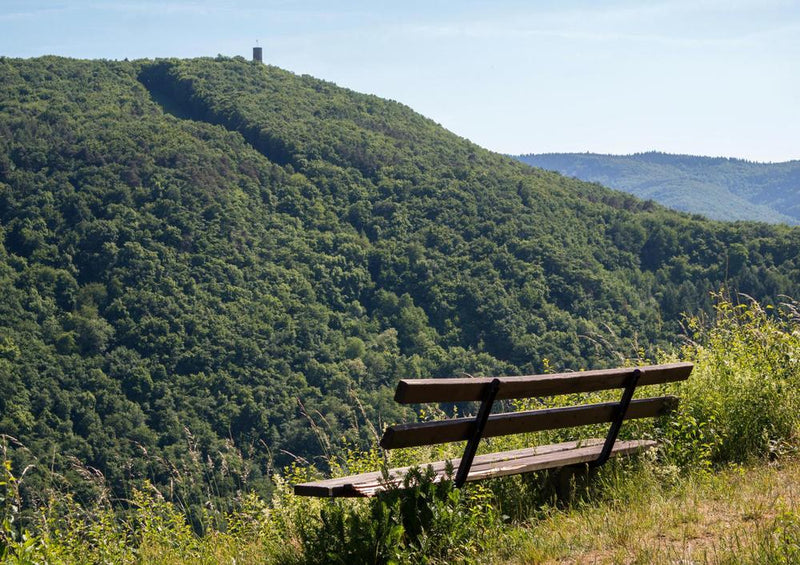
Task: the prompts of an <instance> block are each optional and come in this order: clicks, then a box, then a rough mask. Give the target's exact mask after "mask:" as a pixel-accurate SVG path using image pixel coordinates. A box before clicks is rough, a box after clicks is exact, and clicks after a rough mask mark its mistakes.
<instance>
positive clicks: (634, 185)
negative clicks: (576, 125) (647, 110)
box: [516, 151, 800, 225]
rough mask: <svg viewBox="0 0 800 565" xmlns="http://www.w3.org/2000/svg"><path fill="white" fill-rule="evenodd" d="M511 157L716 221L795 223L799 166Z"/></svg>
mask: <svg viewBox="0 0 800 565" xmlns="http://www.w3.org/2000/svg"><path fill="white" fill-rule="evenodd" d="M516 158H517V159H519V160H520V161H522V162H523V163H527V164H529V165H533V166H535V167H542V168H544V169H548V170H551V171H557V172H559V173H561V174H563V175H568V176H571V177H576V178H579V179H581V180H585V181H589V182H599V183H600V184H602V185H605V186H610V187H612V188H616V189H618V190H624V191H625V192H629V193H631V194H633V195H634V196H638V197H639V198H645V199H652V200H655V201H656V202H658V203H660V204H663V205H665V206H669V207H670V208H674V209H676V210H683V211H685V212H692V213H695V214H703V215H705V216H708V217H709V218H713V219H716V220H757V221H762V222H771V223H785V224H790V225H797V224H800V161H788V162H786V163H754V162H751V161H744V160H742V159H728V158H724V157H695V156H692V155H670V154H667V153H659V152H655V151H654V152H648V153H636V154H634V155H598V154H596V153H542V154H529V155H519V156H518V157H516Z"/></svg>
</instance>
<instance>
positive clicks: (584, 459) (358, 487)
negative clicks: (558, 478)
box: [351, 440, 657, 496]
mask: <svg viewBox="0 0 800 565" xmlns="http://www.w3.org/2000/svg"><path fill="white" fill-rule="evenodd" d="M655 445H657V444H656V442H654V441H649V440H633V441H619V442H617V443H616V444H614V448H613V449H612V451H611V456H612V457H613V456H616V455H623V454H630V453H635V452H637V451H642V450H644V449H649V448H651V447H654V446H655ZM602 449H603V446H602V444H600V445H594V446H588V447H578V448H575V449H564V450H559V451H557V452H552V453H547V454H539V453H536V454H533V455H530V456H527V457H519V458H514V459H508V460H505V461H502V462H498V463H494V464H484V465H478V466H476V465H473V466H472V468H471V469H470V472H469V475H467V482H472V481H480V480H483V479H490V478H496V477H504V476H507V475H518V474H520V473H528V472H531V471H541V470H544V469H553V468H555V467H566V466H567V465H578V464H580V463H588V462H590V461H594V460H595V459H597V458H598V456H599V455H600V451H601V450H602ZM443 479H444V476H442V475H437V477H436V480H437V481H441V480H443ZM401 485H402V479H401V480H395V481H390V482H389V483H386V482H384V481H376V482H373V483H356V484H353V485H352V487H351V488H352V490H353V491H355V492H357V493H359V494H360V495H361V496H375V495H376V494H378V493H379V492H381V491H384V490H386V489H387V487H388V488H391V487H400V486H401Z"/></svg>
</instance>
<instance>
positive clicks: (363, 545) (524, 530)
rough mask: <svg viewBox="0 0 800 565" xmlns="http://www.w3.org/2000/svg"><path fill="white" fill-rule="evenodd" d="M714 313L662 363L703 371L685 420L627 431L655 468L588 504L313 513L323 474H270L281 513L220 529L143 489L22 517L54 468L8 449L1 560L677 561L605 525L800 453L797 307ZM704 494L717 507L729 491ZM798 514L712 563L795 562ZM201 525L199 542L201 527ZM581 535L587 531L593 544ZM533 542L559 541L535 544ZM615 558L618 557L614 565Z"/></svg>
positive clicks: (445, 495) (415, 487) (431, 488)
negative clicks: (606, 549)
mask: <svg viewBox="0 0 800 565" xmlns="http://www.w3.org/2000/svg"><path fill="white" fill-rule="evenodd" d="M717 299H718V301H717V306H716V310H715V315H714V316H713V317H711V318H708V319H703V318H690V319H687V320H686V328H687V336H686V338H687V339H686V344H685V345H684V346H683V347H682V349H681V351H680V352H679V353H677V354H673V355H671V356H668V355H665V356H664V357H663V358H662V359H659V361H672V360H677V359H683V360H691V361H693V362H694V363H695V370H694V372H693V374H692V376H691V378H690V379H689V381H687V382H686V383H682V384H677V385H674V384H673V385H664V386H663V387H661V388H662V390H663V391H664V392H669V393H675V394H677V395H678V396H680V397H681V399H682V402H681V405H680V408H679V410H678V411H677V412H676V413H675V414H674V415H673V416H672V417H670V418H668V419H662V420H659V421H655V422H649V423H644V422H637V423H631V424H627V425H626V426H627V429H626V432H625V433H626V434H628V435H633V436H648V437H655V438H657V439H659V440H661V443H662V446H661V448H659V450H657V451H654V452H652V453H650V454H648V456H646V457H642V458H638V459H636V458H627V459H622V460H619V461H612V462H611V463H610V464H609V465H607V466H606V467H605V468H603V469H602V470H601V472H600V473H599V474H598V476H596V477H594V478H593V480H591V481H589V482H585V483H582V484H578V485H577V488H576V490H578V491H580V492H579V493H578V495H577V496H575V497H573V498H572V499H571V500H570V501H569V502H568V503H565V501H564V500H563V499H557V498H556V497H555V495H554V489H553V488H551V485H552V484H553V483H554V481H553V480H552V479H553V477H554V476H555V475H557V474H558V472H550V473H532V474H528V475H523V476H517V477H509V478H505V479H498V480H494V481H487V482H485V483H481V484H470V485H467V487H466V488H464V489H463V490H457V489H454V488H453V486H452V483H451V482H447V481H445V482H441V483H434V482H433V481H432V480H431V477H430V476H429V475H428V474H427V473H426V471H425V470H424V469H418V470H416V471H415V472H414V473H412V474H411V475H410V476H409V477H408V480H409V481H410V483H409V485H410V486H411V487H412V488H410V489H408V490H405V491H402V492H401V491H393V492H389V493H387V494H385V495H383V496H381V497H378V498H376V499H371V500H339V501H326V500H318V499H307V498H301V497H296V496H294V495H293V494H292V491H291V487H290V486H289V484H290V483H293V482H298V481H302V480H304V479H306V478H308V477H309V476H312V475H313V474H315V471H314V469H312V468H308V467H306V468H300V467H293V468H290V469H286V470H285V471H284V473H283V474H282V475H277V474H276V475H274V476H273V481H274V483H275V490H274V495H273V497H272V498H271V499H270V500H269V501H266V500H263V499H261V498H259V497H257V496H255V495H252V494H242V495H241V497H240V498H239V499H237V500H235V501H232V504H231V507H233V508H234V510H233V511H231V512H229V513H225V514H224V515H222V516H220V515H219V511H218V510H216V507H214V506H213V504H212V501H209V503H210V504H209V506H208V509H207V511H202V512H200V514H201V515H200V516H197V515H194V516H192V517H191V520H190V518H189V517H187V515H186V513H185V512H184V511H183V509H182V508H180V507H177V506H175V505H174V504H173V503H171V502H169V501H168V500H166V499H165V497H164V496H162V493H160V492H158V491H157V490H156V489H155V488H154V487H153V486H152V485H150V484H149V483H147V482H142V483H141V484H139V485H138V488H136V489H135V490H133V491H132V492H131V493H130V496H129V498H128V499H127V500H125V501H119V502H114V503H112V502H110V501H109V500H108V499H107V498H102V497H101V498H100V499H97V500H96V501H94V502H92V503H87V502H82V503H78V502H76V501H75V499H74V498H73V497H72V496H71V495H70V494H69V493H63V492H57V491H55V490H53V491H52V492H41V493H37V494H38V496H37V497H36V500H38V502H37V503H36V504H34V505H28V506H27V507H25V505H24V500H23V497H21V496H20V487H21V485H22V484H24V481H25V480H26V473H29V474H30V473H38V472H46V471H43V470H42V469H46V466H41V467H37V468H35V469H27V470H17V471H15V470H14V469H13V468H12V466H11V464H10V462H9V461H10V460H11V457H10V454H9V450H11V449H15V448H18V447H17V446H15V445H14V444H13V442H10V441H9V440H6V441H3V442H2V450H3V451H2V453H0V455H2V459H3V462H4V464H3V466H2V467H0V558H2V560H3V561H4V562H9V563H151V562H152V563H274V564H300V563H310V564H317V563H319V564H322V563H342V564H344V563H385V564H389V563H396V564H404V563H429V564H436V563H480V562H489V561H493V560H495V559H497V560H506V559H510V558H511V557H512V556H517V557H518V556H523V557H524V556H527V557H524V558H523V559H522V562H539V561H540V560H545V559H559V558H569V556H570V554H571V552H575V551H581V550H583V549H586V548H589V549H591V548H592V547H593V545H592V544H593V543H594V542H592V541H591V540H592V539H596V538H597V536H598V535H599V533H600V532H602V534H603V536H606V537H605V538H603V539H607V541H608V543H609V544H612V545H614V546H615V547H621V548H623V550H622V551H624V548H626V547H628V548H635V551H636V552H638V553H637V555H639V557H638V558H636V559H634V561H635V560H637V559H638V560H640V561H641V562H646V561H648V560H651V561H657V560H658V559H657V557H658V556H659V555H661V554H664V555H666V554H670V555H672V554H671V553H669V552H670V551H673V549H674V548H672V549H670V548H666V547H665V548H660V546H653V547H649V546H647V547H645V546H643V545H639V546H637V545H636V544H635V540H634V539H632V536H633V534H632V532H633V530H632V529H631V528H630V527H629V526H627V527H626V525H625V519H623V518H620V521H619V522H614V521H613V520H611V521H609V518H608V516H610V515H613V513H614V512H619V513H620V516H625V514H624V513H623V512H624V511H625V510H624V509H625V507H626V506H628V507H630V508H633V509H636V508H641V509H642V511H641V513H640V514H638V515H637V516H638V518H636V519H637V520H638V523H639V524H640V526H641V527H645V526H647V525H648V524H650V526H651V527H652V528H653V529H657V528H662V527H663V524H659V523H658V520H657V519H654V517H653V515H658V514H659V513H661V512H663V513H664V514H665V515H666V514H667V513H668V511H670V510H669V508H673V506H674V505H672V503H671V502H670V501H669V497H675V496H684V497H685V496H688V495H687V492H688V491H686V487H685V486H684V487H679V486H676V485H687V484H692V485H703V484H706V482H707V479H704V478H703V477H708V476H714V475H715V473H716V472H717V471H716V470H717V469H720V468H725V466H726V465H729V464H731V463H741V462H750V463H752V462H753V461H756V462H758V461H763V460H770V461H774V460H777V461H780V460H782V459H785V458H786V457H787V456H789V457H790V456H791V455H792V454H794V453H795V452H796V451H797V449H798V446H799V445H800V315H799V314H798V309H797V307H796V305H795V304H794V303H791V302H787V303H786V304H784V305H783V306H782V307H780V308H778V309H767V308H762V307H761V306H760V305H758V304H757V303H755V302H753V301H749V300H744V301H743V302H742V303H738V304H737V303H733V302H732V301H731V300H726V299H725V298H724V297H722V296H718V297H717ZM568 400H575V399H568ZM524 407H525V406H522V405H520V406H518V408H524ZM603 431H604V429H603V428H598V429H589V430H584V431H582V432H581V431H579V432H578V433H579V434H584V435H585V434H588V433H597V432H601V433H602V432H603ZM561 439H567V438H566V437H564V436H563V432H562V433H558V434H549V435H544V434H542V435H536V436H528V437H526V438H519V437H513V438H506V439H495V440H493V441H492V442H487V443H491V445H487V447H486V448H487V449H489V448H490V449H503V448H512V447H518V446H520V443H521V442H523V441H531V440H533V441H539V442H549V441H556V440H561ZM458 455H459V454H458V452H457V446H456V447H455V448H454V447H441V448H429V449H417V450H400V451H398V452H396V453H391V454H389V455H388V463H389V464H391V465H402V464H413V463H424V462H425V461H429V460H431V459H439V458H446V457H450V456H458ZM382 464H384V459H383V457H382V456H381V454H380V453H379V452H378V451H377V449H374V448H373V449H371V450H369V451H366V452H360V451H357V450H354V451H350V452H348V453H347V454H346V455H345V457H343V458H342V459H341V460H339V461H338V463H336V464H333V465H331V468H333V469H334V470H335V472H336V473H338V474H346V473H348V472H360V471H365V470H369V469H376V468H379V467H380V466H381V465H382ZM17 475H18V476H17ZM693 481H694V482H693ZM40 483H41V484H49V483H48V482H47V481H40ZM693 488H694V487H693ZM697 488H700V487H697ZM724 488H725V487H719V489H720V490H724ZM681 489H684V490H683V491H682V490H681ZM704 492H707V495H708V496H717V494H718V492H719V491H718V490H714V489H710V490H707V491H704ZM715 493H717V494H715ZM671 505H672V506H671ZM672 512H673V513H674V514H675V515H676V516H678V518H676V520H678V521H679V522H680V520H683V519H685V520H688V521H691V520H692V519H695V520H697V519H699V517H698V516H694V517H692V516H691V515H689V516H684V515H683V514H682V512H683V511H682V510H680V509H675V508H673V510H672ZM698 512H700V511H698ZM798 512H799V511H798V509H797V504H796V501H794V502H793V501H791V500H790V501H789V503H784V507H782V508H777V507H776V508H775V509H774V511H770V512H767V514H768V515H769V520H766V521H765V522H763V523H760V525H759V528H757V529H756V530H754V531H753V532H751V533H750V534H748V536H747V537H746V538H741V539H739V538H736V537H735V536H733V537H731V536H728V537H727V538H725V539H726V541H725V544H726V545H725V548H724V549H720V548H717V549H715V551H714V552H713V553H712V554H710V555H711V557H710V558H709V559H708V560H709V561H710V562H719V563H728V562H729V563H733V562H751V563H757V562H766V563H792V562H796V559H798V552H800V550H799V549H798V538H800V520H798V515H800V514H798ZM680 516H684V517H683V518H681V517H680ZM571 517H575V519H574V520H575V521H572V522H571V521H570V520H571V519H572V518H571ZM23 518H24V519H23ZM198 520H199V521H200V522H201V523H202V526H203V527H202V528H201V529H200V530H201V531H202V532H203V533H202V534H198V533H197V528H192V527H191V526H190V523H191V524H193V525H194V524H195V522H196V521H198ZM649 521H652V523H651V522H649ZM576 523H577V524H579V525H581V527H585V529H586V531H587V532H589V533H588V534H587V535H586V537H585V538H584V537H581V535H582V534H581V533H580V532H581V530H580V528H577V529H576V526H575V524H576ZM537 531H542V532H548V535H547V536H545V537H539V536H537V533H536V532H537ZM593 531H594V534H592V533H591V532H593ZM726 535H727V534H726ZM537 540H538V541H537ZM559 540H560V541H559ZM670 547H671V546H670ZM659 548H660V549H659ZM631 551H634V549H631ZM659 552H661V553H659ZM664 552H666V553H664ZM515 559H516V557H515ZM615 559H616V557H614V556H613V555H612V556H611V559H610V560H611V561H614V560H615ZM620 560H622V561H625V559H624V558H620ZM629 560H630V559H629ZM793 560H795V561H793Z"/></svg>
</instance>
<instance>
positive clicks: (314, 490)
mask: <svg viewBox="0 0 800 565" xmlns="http://www.w3.org/2000/svg"><path fill="white" fill-rule="evenodd" d="M603 441H604V440H602V439H594V438H593V439H586V440H583V441H581V442H577V441H568V442H564V443H558V444H553V445H540V446H537V447H526V448H524V449H515V450H512V451H503V452H499V453H488V454H484V455H477V456H476V457H475V459H474V460H473V461H472V467H473V468H474V467H476V466H479V465H482V464H484V465H485V464H492V463H498V462H501V461H505V460H507V459H514V458H519V457H525V456H529V455H534V454H538V455H545V454H548V453H555V452H557V451H564V450H566V449H575V448H576V447H580V446H591V445H597V444H602V443H603ZM452 463H453V468H454V469H458V466H459V465H460V464H461V459H460V458H459V459H452ZM428 465H430V466H431V467H433V470H434V471H435V472H436V473H439V474H443V473H444V470H445V465H446V462H445V461H435V462H433V463H425V464H422V465H420V467H423V468H427V467H428ZM409 469H411V467H398V468H395V469H391V470H390V471H389V477H390V479H391V480H396V479H398V478H400V479H402V478H403V476H405V474H406V473H407V472H408V470H409ZM382 478H383V474H382V473H381V472H380V471H370V472H368V473H360V474H358V475H348V476H346V477H337V478H335V479H324V480H321V481H313V482H309V483H302V484H298V485H295V486H294V492H295V494H298V495H301V496H323V497H326V496H348V495H347V493H348V492H350V495H352V496H359V495H358V494H357V493H354V492H352V491H351V489H350V486H351V485H354V484H366V483H369V482H375V481H379V480H381V479H382Z"/></svg>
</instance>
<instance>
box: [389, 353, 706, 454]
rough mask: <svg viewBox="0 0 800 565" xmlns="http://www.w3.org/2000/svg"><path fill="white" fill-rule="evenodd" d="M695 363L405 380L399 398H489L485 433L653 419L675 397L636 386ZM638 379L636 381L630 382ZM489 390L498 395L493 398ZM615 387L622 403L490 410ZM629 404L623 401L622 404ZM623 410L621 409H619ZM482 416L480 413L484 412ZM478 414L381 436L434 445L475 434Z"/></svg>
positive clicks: (682, 375)
mask: <svg viewBox="0 0 800 565" xmlns="http://www.w3.org/2000/svg"><path fill="white" fill-rule="evenodd" d="M692 368H693V365H692V364H691V363H672V364H668V365H651V366H647V367H630V368H624V369H607V370H598V371H585V372H580V373H560V374H554V375H530V376H521V377H498V378H453V379H447V378H445V379H413V380H401V381H400V382H399V383H398V385H397V392H396V394H395V400H396V401H397V402H399V403H401V404H421V403H426V402H463V401H483V402H484V405H485V404H486V402H487V400H488V401H489V406H488V407H487V408H484V407H482V408H484V410H486V412H487V413H486V417H485V421H484V423H483V426H482V429H481V430H480V434H479V435H480V437H493V436H502V435H509V434H518V433H527V432H536V431H543V430H553V429H560V428H569V427H575V426H584V425H589V424H599V423H604V422H615V420H620V423H621V420H622V419H634V418H648V417H655V416H660V415H662V414H665V413H667V412H669V411H671V410H673V409H674V408H675V407H676V406H677V403H678V399H677V398H675V397H674V396H658V397H653V398H644V399H639V400H631V399H630V396H632V395H633V389H634V388H636V387H637V386H643V385H653V384H662V383H669V382H677V381H682V380H685V379H687V378H688V377H689V374H690V373H691V372H692ZM631 383H633V386H630V385H631ZM490 389H493V393H494V394H493V396H491V399H489V395H490ZM610 389H626V393H629V397H628V398H627V402H625V395H623V399H622V400H620V401H619V402H603V403H597V404H584V405H578V406H567V407H560V408H545V409H541V410H529V411H524V412H506V413H500V414H493V415H488V412H490V411H491V403H492V402H493V401H494V400H507V399H524V398H534V397H546V396H556V395H561V394H572V393H581V392H595V391H600V390H610ZM623 405H624V406H623ZM621 407H622V408H623V413H622V414H620V408H621ZM479 416H480V414H479ZM476 425H478V424H477V421H476V418H475V417H469V418H453V419H449V420H441V421H434V422H415V423H410V424H399V425H394V426H389V427H387V428H386V431H385V433H384V435H383V438H382V439H381V447H383V448H384V449H393V448H399V447H413V446H421V445H435V444H440V443H447V442H453V441H462V440H470V439H473V436H474V433H475V428H476Z"/></svg>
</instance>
